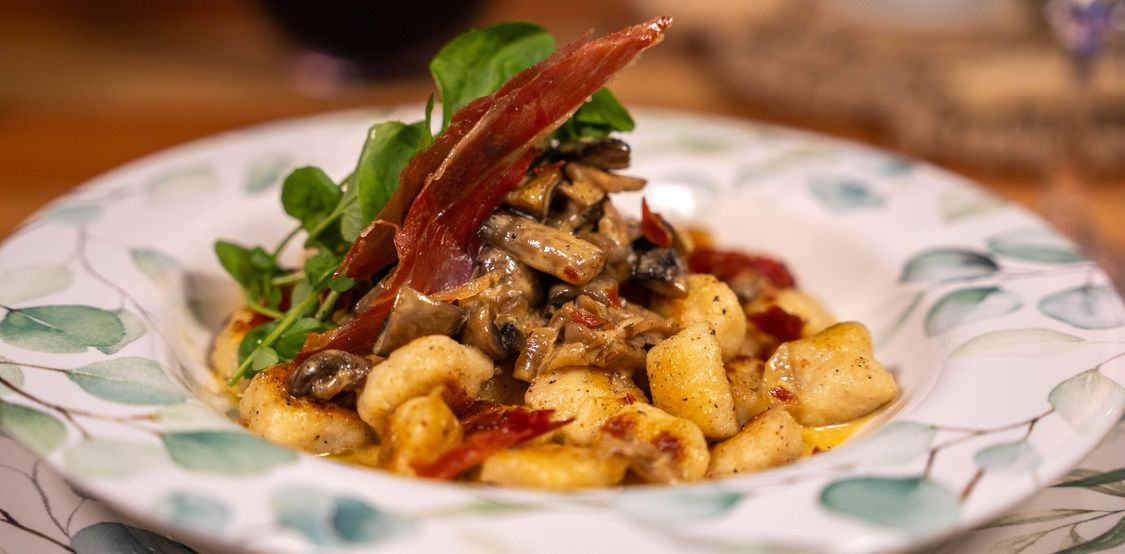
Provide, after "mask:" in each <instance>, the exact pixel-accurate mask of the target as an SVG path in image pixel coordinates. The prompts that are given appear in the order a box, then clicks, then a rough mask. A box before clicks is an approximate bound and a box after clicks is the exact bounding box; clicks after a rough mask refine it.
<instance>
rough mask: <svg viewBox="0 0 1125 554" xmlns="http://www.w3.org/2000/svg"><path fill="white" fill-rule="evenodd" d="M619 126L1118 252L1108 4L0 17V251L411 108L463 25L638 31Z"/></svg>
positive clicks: (1119, 164)
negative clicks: (96, 212)
mask: <svg viewBox="0 0 1125 554" xmlns="http://www.w3.org/2000/svg"><path fill="white" fill-rule="evenodd" d="M664 13H668V14H671V15H674V16H675V18H676V25H675V28H674V31H673V32H672V33H671V34H670V35H669V38H668V40H667V42H666V44H665V45H664V46H661V47H660V48H658V49H656V50H653V51H652V52H650V53H649V54H648V55H646V56H645V59H644V63H641V64H638V65H637V66H635V67H634V68H632V69H631V70H630V71H627V72H625V73H624V75H623V76H622V78H621V79H620V80H619V81H617V82H616V83H615V84H614V86H613V89H614V91H615V92H616V93H617V94H618V96H619V97H621V98H622V99H623V101H624V102H625V103H626V104H627V105H629V106H659V107H667V108H676V109H682V110H689V111H695V112H711V113H719V114H726V115H731V116H737V117H744V118H752V119H757V120H762V121H767V122H773V123H780V124H784V125H790V126H795V127H801V128H807V129H812V130H816V131H820V132H825V133H829V134H832V135H837V136H842V137H847V138H852V139H856V140H860V141H863V142H867V143H870V144H874V145H877V146H881V147H885V148H889V149H893V150H897V151H900V152H903V153H905V154H908V155H912V156H916V157H921V158H924V159H928V160H930V161H933V162H935V163H938V164H940V165H944V166H946V167H949V168H950V169H953V170H954V171H957V172H960V173H963V174H966V175H968V176H969V177H971V178H973V179H976V180H977V181H980V182H981V183H983V184H985V185H986V186H987V187H989V188H990V189H992V190H994V191H995V192H997V193H998V194H1000V195H1002V196H1004V197H1007V198H1009V199H1012V200H1015V201H1017V202H1019V203H1021V204H1024V205H1026V206H1028V207H1030V208H1032V209H1034V210H1037V211H1039V212H1040V213H1043V214H1044V215H1046V216H1047V217H1048V218H1049V219H1051V220H1052V221H1054V222H1056V224H1058V225H1061V226H1062V227H1063V228H1064V230H1066V231H1067V232H1068V233H1070V234H1071V235H1072V236H1076V237H1078V238H1079V239H1080V242H1082V243H1083V245H1084V246H1086V247H1087V248H1089V249H1091V250H1093V251H1095V254H1096V255H1098V256H1099V257H1102V258H1103V260H1105V261H1109V262H1116V263H1118V264H1119V263H1120V261H1121V259H1122V252H1125V223H1123V220H1125V39H1123V38H1122V35H1123V34H1125V33H1123V32H1122V31H1121V29H1122V28H1123V27H1125V24H1123V22H1125V10H1123V9H1122V6H1121V5H1120V3H1119V2H1117V1H1116V0H1114V1H1109V0H1051V1H1049V2H1047V3H1044V1H1043V0H753V1H748V0H696V1H693V2H682V1H681V2H675V1H673V0H631V1H620V2H607V1H604V0H568V1H567V2H562V3H560V2H557V1H555V2H549V1H547V0H461V1H456V0H454V1H432V0H431V1H427V0H413V1H411V2H390V1H379V0H320V1H316V2H308V1H302V0H176V1H163V2H152V1H149V0H71V1H66V0H3V1H0V168H3V169H2V172H0V175H2V177H0V190H2V191H3V199H2V201H0V237H2V236H6V235H7V234H9V233H10V232H11V231H12V229H13V228H14V227H15V226H16V225H17V224H18V223H19V221H20V220H22V219H24V218H25V217H27V216H28V215H30V214H31V213H32V212H34V211H35V210H36V209H38V208H39V207H41V206H42V205H43V204H44V203H46V202H47V201H49V200H50V199H52V198H53V197H55V196H57V195H59V194H61V193H63V192H65V191H66V190H68V189H69V188H71V187H73V186H75V185H77V184H79V183H81V182H83V181H85V180H86V179H89V178H90V177H93V176H95V175H97V174H99V173H101V172H104V171H106V170H108V169H111V168H113V167H114V166H117V165H119V164H121V163H124V162H126V161H129V160H130V159H133V158H136V157H138V156H141V155H144V154H147V153H150V152H153V151H156V150H159V149H162V148H165V147H167V146H171V145H174V144H177V143H181V142H184V141H187V140H191V139H194V138H198V137H202V136H206V135H209V134H212V133H216V132H220V131H224V130H230V129H233V128H237V127H241V126H245V125H250V124H254V123H260V122H265V121H269V120H274V119H278V118H286V117H294V116H301V115H306V114H313V113H320V112H325V111H330V110H338V109H346V108H353V107H361V106H371V105H381V104H394V103H403V102H421V101H423V100H424V99H425V98H426V97H427V96H428V95H429V93H430V92H431V91H432V88H433V87H432V84H431V81H430V79H429V76H428V74H427V73H426V62H427V61H428V60H429V59H430V58H431V57H432V56H433V54H434V53H435V52H436V51H437V49H438V48H439V47H440V45H441V44H443V43H444V42H445V41H447V40H448V39H450V38H452V37H453V36H455V35H456V34H458V33H459V32H460V31H462V30H464V29H466V28H468V27H469V26H473V25H484V24H488V23H492V22H497V21H501V20H511V19H524V20H530V21H534V22H538V23H540V24H542V25H544V26H545V27H547V28H548V30H550V31H551V32H552V33H553V34H554V35H555V36H556V38H557V39H558V40H559V41H560V42H565V41H568V40H570V39H571V38H574V37H575V36H577V35H578V34H580V33H581V32H583V31H585V30H586V29H590V28H593V29H595V30H596V31H597V32H599V33H603V32H607V31H611V30H614V29H616V28H618V27H621V26H624V25H626V24H629V23H632V22H636V21H639V20H641V19H644V18H648V17H651V16H654V15H660V14H664Z"/></svg>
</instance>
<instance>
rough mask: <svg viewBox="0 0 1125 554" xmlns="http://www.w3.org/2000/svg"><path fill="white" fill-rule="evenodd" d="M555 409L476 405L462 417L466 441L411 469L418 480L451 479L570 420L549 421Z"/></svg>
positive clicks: (489, 404)
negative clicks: (500, 452)
mask: <svg viewBox="0 0 1125 554" xmlns="http://www.w3.org/2000/svg"><path fill="white" fill-rule="evenodd" d="M554 413H555V411H554V410H530V409H528V408H524V407H523V406H504V405H500V404H494V403H485V402H477V403H475V404H473V406H471V407H470V413H469V414H467V415H466V416H464V417H462V418H461V425H462V426H464V428H465V439H464V440H463V441H461V444H459V445H457V446H454V447H453V448H451V449H449V450H448V451H447V452H445V453H444V454H442V455H441V456H439V457H438V458H437V459H436V460H434V461H432V462H430V463H428V464H418V465H415V466H414V471H416V472H417V473H418V475H419V476H420V477H430V478H433V479H454V478H456V477H457V476H459V475H461V474H462V473H464V472H466V471H468V470H470V469H472V468H473V467H475V466H477V465H478V464H480V463H481V462H483V461H484V459H485V458H487V457H489V456H491V455H492V454H495V453H496V452H499V451H501V450H503V449H505V448H509V447H512V446H515V445H517V444H520V443H522V442H525V441H528V440H531V439H533V438H535V437H538V436H539V435H542V434H543V433H547V432H550V431H554V430H555V429H558V428H559V427H562V426H563V425H566V424H567V423H569V422H570V421H572V420H570V419H564V420H552V419H551V416H552V415H554Z"/></svg>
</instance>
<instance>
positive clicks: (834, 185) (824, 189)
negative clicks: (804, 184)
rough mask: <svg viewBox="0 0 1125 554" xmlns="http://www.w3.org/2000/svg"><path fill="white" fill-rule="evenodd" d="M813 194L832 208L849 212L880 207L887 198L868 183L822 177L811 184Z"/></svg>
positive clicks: (827, 206) (810, 188)
mask: <svg viewBox="0 0 1125 554" xmlns="http://www.w3.org/2000/svg"><path fill="white" fill-rule="evenodd" d="M809 190H810V191H812V194H813V196H814V197H815V198H816V199H817V200H819V201H820V202H821V203H822V204H824V206H825V207H826V208H828V209H830V210H834V211H839V212H848V211H854V210H860V209H864V208H879V207H881V206H882V205H883V204H884V203H885V200H884V199H883V197H882V196H880V195H878V194H876V193H875V192H873V191H872V190H871V187H870V186H869V185H867V184H866V183H862V182H859V181H855V180H852V179H838V178H830V179H820V180H816V181H813V183H812V184H810V185H809Z"/></svg>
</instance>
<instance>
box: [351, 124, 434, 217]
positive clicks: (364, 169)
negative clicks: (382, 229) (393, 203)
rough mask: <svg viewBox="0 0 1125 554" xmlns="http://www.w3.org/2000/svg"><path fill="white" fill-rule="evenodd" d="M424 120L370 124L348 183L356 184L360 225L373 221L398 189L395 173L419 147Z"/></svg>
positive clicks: (423, 136) (423, 132)
mask: <svg viewBox="0 0 1125 554" xmlns="http://www.w3.org/2000/svg"><path fill="white" fill-rule="evenodd" d="M425 124H426V123H425V122H424V121H419V122H416V123H412V124H410V125H407V124H405V123H402V122H401V121H387V122H384V123H379V124H377V125H374V126H372V127H371V129H370V130H369V131H368V133H367V141H366V142H364V144H363V150H362V151H361V152H360V154H359V163H358V164H357V165H356V169H355V176H354V177H353V179H352V183H353V184H354V185H355V187H356V195H357V196H358V201H359V210H360V213H361V214H362V215H363V225H364V226H367V224H369V223H371V222H372V221H374V220H375V216H376V215H378V214H379V210H381V209H383V205H384V204H386V203H387V200H390V198H391V195H392V194H394V192H395V190H396V189H397V188H398V180H399V174H400V173H402V169H403V168H404V167H406V163H407V162H409V161H410V158H413V157H414V155H415V154H417V153H418V150H420V149H421V148H422V141H423V140H424V138H425V134H426V132H425V130H424V129H423V127H424V126H425Z"/></svg>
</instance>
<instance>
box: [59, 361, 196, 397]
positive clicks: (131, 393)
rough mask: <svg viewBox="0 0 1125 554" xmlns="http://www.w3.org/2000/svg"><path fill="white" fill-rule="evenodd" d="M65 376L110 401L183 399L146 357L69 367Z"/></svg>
mask: <svg viewBox="0 0 1125 554" xmlns="http://www.w3.org/2000/svg"><path fill="white" fill-rule="evenodd" d="M66 376H67V378H69V379H70V380H71V381H74V382H75V383H77V384H78V386H80V387H82V390H85V391H86V392H88V393H90V394H92V395H94V396H96V397H98V398H101V399H102V400H108V401H110V402H120V403H122V404H138V405H146V404H179V403H181V402H183V401H185V400H186V399H187V398H186V397H185V396H184V393H183V391H181V390H180V389H179V387H177V386H176V385H175V384H173V383H172V381H171V380H169V379H168V375H167V373H166V370H165V369H164V368H163V367H160V364H158V363H156V362H155V361H153V360H150V359H148V358H137V357H128V358H115V359H112V360H106V361H104V362H97V363H93V364H89V365H85V366H82V367H80V368H77V369H73V370H71V371H70V372H68V373H67V374H66Z"/></svg>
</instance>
